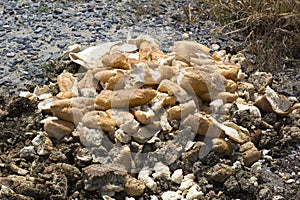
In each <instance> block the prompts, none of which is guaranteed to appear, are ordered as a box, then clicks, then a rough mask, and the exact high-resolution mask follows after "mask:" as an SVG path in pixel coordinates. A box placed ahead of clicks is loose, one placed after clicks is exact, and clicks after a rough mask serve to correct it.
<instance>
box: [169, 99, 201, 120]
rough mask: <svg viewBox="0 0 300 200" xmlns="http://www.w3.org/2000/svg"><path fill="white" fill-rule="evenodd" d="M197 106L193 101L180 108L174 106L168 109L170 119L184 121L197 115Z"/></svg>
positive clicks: (180, 105) (181, 105)
mask: <svg viewBox="0 0 300 200" xmlns="http://www.w3.org/2000/svg"><path fill="white" fill-rule="evenodd" d="M195 110H196V104H195V102H194V101H193V100H190V101H188V102H186V103H182V104H179V105H178V106H173V107H171V108H169V109H167V114H168V119H169V121H172V120H183V119H185V118H186V117H187V116H188V115H189V114H193V113H195Z"/></svg>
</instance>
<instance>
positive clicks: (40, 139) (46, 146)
mask: <svg viewBox="0 0 300 200" xmlns="http://www.w3.org/2000/svg"><path fill="white" fill-rule="evenodd" d="M32 144H33V146H34V147H35V150H36V152H37V154H38V155H41V156H44V155H48V154H50V152H51V151H52V150H53V148H54V147H53V144H52V141H51V140H50V139H49V137H48V135H47V133H45V132H39V134H38V135H37V136H36V137H35V138H34V139H33V140H32Z"/></svg>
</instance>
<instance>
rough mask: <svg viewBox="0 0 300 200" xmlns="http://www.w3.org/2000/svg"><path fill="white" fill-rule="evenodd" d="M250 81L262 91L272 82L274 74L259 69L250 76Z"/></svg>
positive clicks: (257, 89)
mask: <svg viewBox="0 0 300 200" xmlns="http://www.w3.org/2000/svg"><path fill="white" fill-rule="evenodd" d="M248 81H249V83H252V84H253V86H254V88H255V89H256V91H258V92H260V93H262V92H264V90H265V89H266V87H267V86H270V85H271V84H272V81H273V76H272V74H271V73H267V72H259V71H257V72H255V73H253V74H251V75H250V76H249V78H248Z"/></svg>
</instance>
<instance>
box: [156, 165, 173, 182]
mask: <svg viewBox="0 0 300 200" xmlns="http://www.w3.org/2000/svg"><path fill="white" fill-rule="evenodd" d="M154 170H155V173H153V174H152V177H153V178H154V179H158V178H161V177H164V178H166V179H169V178H170V175H171V174H170V169H169V167H168V166H166V165H164V164H162V163H161V162H158V163H155V165H154Z"/></svg>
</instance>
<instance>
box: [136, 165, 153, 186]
mask: <svg viewBox="0 0 300 200" xmlns="http://www.w3.org/2000/svg"><path fill="white" fill-rule="evenodd" d="M150 175H151V171H150V170H149V169H147V168H143V169H142V170H141V171H140V173H139V175H138V179H139V180H140V181H143V182H144V183H145V185H146V186H147V187H148V188H149V189H150V190H152V191H155V190H156V188H157V184H156V182H155V181H154V180H153V179H152V178H151V177H150Z"/></svg>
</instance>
